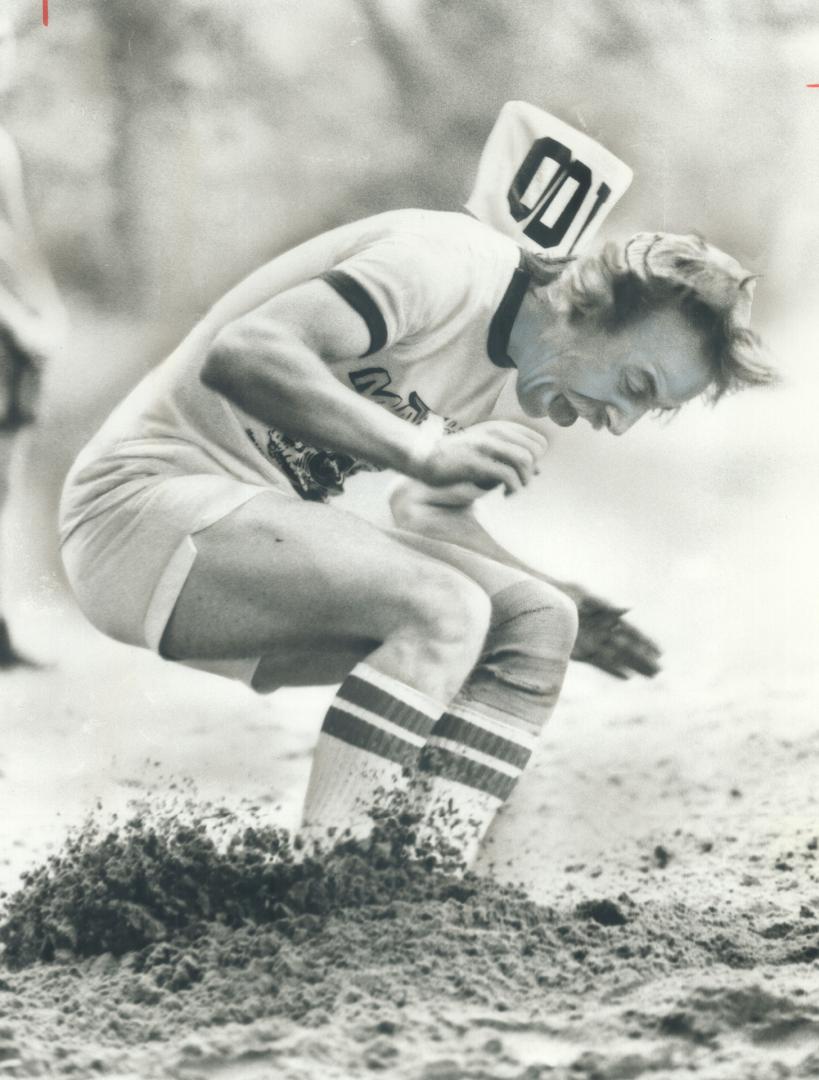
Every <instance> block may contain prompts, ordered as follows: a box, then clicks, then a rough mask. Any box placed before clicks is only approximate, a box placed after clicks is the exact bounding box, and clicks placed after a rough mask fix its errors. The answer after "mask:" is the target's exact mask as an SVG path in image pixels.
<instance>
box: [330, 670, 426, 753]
mask: <svg viewBox="0 0 819 1080" xmlns="http://www.w3.org/2000/svg"><path fill="white" fill-rule="evenodd" d="M338 697H339V700H340V701H349V703H350V704H351V705H358V707H359V708H360V709H369V711H370V712H373V713H375V715H376V716H381V717H383V719H384V720H390V721H392V723H393V724H398V725H400V726H401V727H402V728H406V729H407V731H412V732H414V733H415V734H416V735H422V736H423V737H424V738H425V739H426V738H427V737H428V735H429V734H430V732H431V731H432V727H433V724H434V723H435V721H434V720H432V719H431V717H429V716H426V715H425V714H424V713H422V712H419V711H418V710H417V709H414V708H413V707H412V706H411V705H407V704H406V703H405V702H403V701H401V700H400V698H396V697H393V696H392V694H388V693H387V692H386V690H381V689H380V688H379V687H378V686H374V685H373V684H372V683H371V682H367V680H366V679H361V678H359V676H358V675H348V676H347V678H346V679H345V680H344V682H343V683H342V685H341V688H340V690H339V692H338Z"/></svg>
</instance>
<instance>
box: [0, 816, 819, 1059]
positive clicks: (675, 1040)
mask: <svg viewBox="0 0 819 1080" xmlns="http://www.w3.org/2000/svg"><path fill="white" fill-rule="evenodd" d="M413 827H414V820H413V819H412V817H411V816H410V815H407V814H403V815H402V814H400V813H399V814H391V815H384V816H383V817H382V818H381V819H380V820H379V821H378V823H377V827H376V830H375V832H374V835H373V838H372V840H371V841H370V842H368V843H367V844H366V845H361V844H355V843H352V842H347V843H344V842H342V843H339V844H338V845H337V846H336V847H335V848H332V849H330V850H328V851H325V852H321V851H316V852H311V853H306V852H304V851H299V850H297V849H296V850H294V848H293V846H292V845H291V843H290V840H289V838H288V836H287V834H286V833H284V832H283V831H281V830H278V829H275V828H271V827H269V826H263V825H260V824H256V825H251V826H248V825H246V824H245V826H244V827H243V828H241V829H240V828H238V823H237V820H236V818H235V816H234V814H233V813H231V812H228V811H227V810H219V809H218V808H214V807H196V806H188V807H187V808H186V809H185V812H184V813H180V812H177V811H167V812H165V813H164V814H151V813H149V812H147V811H145V810H143V811H142V812H140V813H138V814H135V815H134V816H133V817H132V818H131V819H130V820H128V821H127V822H125V823H124V824H122V825H116V824H115V825H114V826H112V827H111V828H102V827H101V826H100V825H99V824H95V823H89V824H88V825H87V826H86V827H85V828H84V829H83V830H81V831H80V832H79V833H77V834H76V835H74V836H72V837H71V838H70V839H69V840H68V842H67V843H66V845H65V847H64V848H63V850H62V851H61V852H60V853H59V854H57V855H55V856H53V857H52V858H51V859H50V860H49V861H48V862H47V863H46V864H44V865H43V866H42V867H40V868H39V869H37V870H35V871H33V872H32V873H30V874H29V875H27V877H26V878H25V880H24V882H23V885H22V887H21V888H20V889H19V890H18V891H17V892H15V893H14V894H13V895H11V896H10V897H7V898H6V901H5V907H4V914H3V920H2V928H0V939H2V941H3V944H4V965H5V970H4V971H3V972H2V978H1V979H0V1072H1V1073H2V1075H5V1076H59V1075H71V1076H75V1077H77V1076H79V1077H85V1076H97V1075H108V1076H112V1075H113V1076H116V1077H120V1078H125V1077H131V1078H135V1077H142V1078H150V1077H189V1078H192V1077H203V1078H204V1077H222V1078H226V1080H227V1078H261V1077H268V1076H269V1077H273V1076H276V1077H280V1076H281V1077H292V1078H304V1077H353V1076H366V1075H369V1074H370V1073H373V1072H374V1073H376V1074H378V1073H380V1074H381V1075H389V1076H395V1077H407V1078H410V1077H413V1078H423V1080H454V1078H458V1077H463V1078H466V1077H472V1078H478V1077H485V1078H498V1080H503V1078H513V1077H514V1078H518V1080H524V1078H525V1080H536V1078H538V1077H547V1076H548V1077H550V1078H555V1077H565V1078H567V1080H568V1078H570V1077H571V1078H573V1080H577V1078H588V1080H591V1078H605V1080H615V1078H625V1077H637V1076H641V1075H643V1074H654V1075H657V1076H667V1075H672V1074H676V1073H677V1071H678V1070H679V1071H680V1072H681V1073H682V1072H685V1071H690V1070H692V1069H693V1070H695V1071H698V1073H699V1075H700V1076H711V1075H714V1076H722V1077H731V1076H740V1075H742V1076H744V1077H745V1076H747V1077H759V1078H761V1077H768V1076H770V1077H774V1076H776V1077H782V1076H817V1075H819V1055H817V1054H816V1052H815V1049H814V1048H815V1046H816V1045H817V1043H819V1002H817V1001H816V999H815V997H813V996H812V994H811V992H810V991H811V990H815V989H816V988H817V985H818V984H819V978H817V975H818V974H819V973H818V972H817V968H819V921H817V918H816V916H815V914H814V912H813V911H812V910H809V909H808V908H803V910H802V913H801V915H800V917H799V918H798V919H796V920H793V919H790V920H787V919H777V918H773V917H772V916H771V912H770V911H766V912H765V913H764V914H763V913H757V914H756V915H754V914H753V913H751V912H747V913H745V914H744V916H740V917H738V915H737V912H736V911H735V910H730V911H729V910H728V909H721V908H720V907H719V906H718V905H711V906H710V907H709V908H708V909H707V910H693V909H692V908H690V907H688V906H686V905H684V904H681V903H668V904H662V903H660V902H657V901H652V902H650V903H644V904H638V903H635V901H634V900H633V899H631V898H630V897H629V896H628V895H626V894H625V893H622V894H620V895H617V896H601V897H599V898H597V899H586V900H584V901H583V902H581V903H575V904H573V905H568V904H566V905H561V906H546V905H542V904H537V903H535V902H533V901H532V900H531V899H530V898H529V897H528V896H527V895H526V894H525V893H524V892H523V891H522V890H521V889H519V888H515V887H512V886H509V885H501V884H498V883H497V882H495V881H493V880H492V879H491V878H487V877H479V876H475V875H469V874H467V875H462V874H460V873H458V872H457V870H454V869H453V868H452V866H451V864H448V862H447V859H446V857H445V854H446V853H444V855H442V854H441V853H440V852H430V851H424V852H420V853H419V852H418V851H417V850H416V849H415V848H414V832H413ZM794 973H797V974H796V978H794ZM800 984H801V985H800ZM558 1017H559V1018H560V1023H559V1024H558V1023H557V1018H558ZM592 1047H593V1049H590V1048H592ZM748 1048H750V1049H751V1050H752V1051H753V1053H752V1057H750V1058H748V1057H746V1058H743V1054H745V1051H746V1050H747V1049H748ZM743 1060H744V1061H745V1064H744V1065H741V1062H742V1061H743Z"/></svg>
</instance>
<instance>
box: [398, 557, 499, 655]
mask: <svg viewBox="0 0 819 1080" xmlns="http://www.w3.org/2000/svg"><path fill="white" fill-rule="evenodd" d="M407 584H408V586H409V592H408V596H407V601H406V608H405V610H406V613H407V616H408V617H409V618H410V619H411V620H412V621H413V622H414V624H415V627H416V629H417V630H418V631H419V632H420V633H421V634H422V635H423V637H424V639H425V640H426V641H427V642H428V643H429V645H430V646H431V647H437V648H440V649H441V650H442V651H445V652H448V653H454V654H458V655H461V656H463V657H464V659H468V660H469V662H470V664H471V663H475V662H477V660H478V657H479V656H480V653H481V649H482V648H483V645H484V642H485V640H486V635H487V631H488V630H489V625H490V620H491V616H492V604H491V601H490V599H489V596H488V595H487V594H486V592H484V590H483V589H482V588H481V587H480V585H478V584H476V583H475V582H474V581H472V580H471V579H470V578H468V577H466V575H465V574H462V573H460V571H458V570H454V569H452V568H451V567H449V566H447V565H446V564H445V563H438V562H436V561H435V560H432V559H429V560H423V561H422V562H421V563H419V564H418V566H417V568H416V572H415V573H414V574H413V576H412V578H411V579H409V580H408V582H407Z"/></svg>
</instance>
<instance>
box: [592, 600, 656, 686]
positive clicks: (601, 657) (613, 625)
mask: <svg viewBox="0 0 819 1080" xmlns="http://www.w3.org/2000/svg"><path fill="white" fill-rule="evenodd" d="M572 598H573V599H574V600H575V602H576V604H577V611H578V615H579V621H580V628H579V630H578V632H577V641H576V642H575V645H574V651H573V652H572V659H573V660H581V661H583V662H584V663H586V664H593V665H594V666H595V667H598V668H600V670H601V671H605V672H607V673H608V674H609V675H614V676H615V677H616V678H618V679H627V678H628V677H629V676H630V675H633V674H634V673H635V672H636V673H637V674H638V675H645V676H646V677H647V678H652V677H653V676H654V675H656V674H657V672H658V671H659V670H660V664H659V659H660V656H661V650H660V648H659V647H658V646H657V645H656V644H655V643H654V642H653V641H652V640H651V639H650V638H648V637H646V635H645V634H643V633H641V632H640V631H639V630H638V629H637V627H636V626H632V625H631V623H629V622H626V620H625V619H624V618H623V616H624V615H625V614H626V612H625V610H624V609H623V608H616V607H614V606H613V605H612V604H609V603H608V602H607V601H605V600H601V599H600V598H599V597H597V596H592V595H590V594H589V593H585V592H580V593H579V595H576V596H573V597H572Z"/></svg>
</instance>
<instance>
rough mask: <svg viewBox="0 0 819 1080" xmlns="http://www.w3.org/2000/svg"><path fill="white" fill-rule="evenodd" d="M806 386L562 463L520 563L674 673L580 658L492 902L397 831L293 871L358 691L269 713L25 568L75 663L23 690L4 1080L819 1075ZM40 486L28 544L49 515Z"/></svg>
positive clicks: (496, 876) (497, 859)
mask: <svg viewBox="0 0 819 1080" xmlns="http://www.w3.org/2000/svg"><path fill="white" fill-rule="evenodd" d="M77 393H78V395H79V393H80V391H78V392H77ZM783 393H784V394H785V395H786V396H784V397H782V396H780V397H778V398H769V399H767V400H761V399H760V402H756V401H751V400H749V402H748V403H747V405H745V404H743V403H742V402H740V401H737V402H736V403H735V404H734V403H728V404H726V406H725V407H724V408H725V410H727V411H726V412H724V413H723V414H722V415H723V417H724V418H725V420H726V421H727V427H726V426H725V424H722V425H720V424H719V423H718V422H717V417H718V413H716V412H715V413H713V414H711V413H708V414H706V413H703V414H702V415H699V414H698V415H697V416H696V417H695V418H694V419H693V420H691V421H690V422H688V421H686V419H685V416H684V415H683V416H682V417H681V418H680V419H679V421H675V423H674V425H673V426H672V427H670V428H669V429H668V430H666V431H663V430H660V431H659V432H655V433H649V434H648V435H647V436H645V437H644V438H643V437H642V436H640V435H639V434H638V433H635V440H634V441H623V443H622V444H620V443H618V444H617V450H618V453H621V454H622V461H623V462H624V463H625V464H624V465H623V466H622V467H620V468H619V469H618V471H617V472H616V473H612V472H608V473H607V472H606V467H607V466H606V463H607V461H608V456H607V455H609V454H610V453H611V452H612V447H613V445H614V444H612V443H611V442H610V441H609V442H604V443H602V444H600V445H601V449H600V451H599V456H597V457H595V456H594V454H596V453H598V451H596V450H594V449H592V450H589V449H587V447H586V444H585V443H584V444H583V445H582V446H580V450H579V455H580V458H579V460H580V464H577V465H575V464H574V462H575V459H576V453H577V447H575V446H573V444H572V443H571V442H570V441H564V442H562V443H557V444H556V446H555V454H554V458H553V461H554V464H553V465H550V467H549V469H547V470H546V475H545V476H544V477H543V478H542V479H541V483H542V484H544V485H551V486H544V487H542V488H541V489H540V490H539V491H538V492H535V493H533V494H532V496H529V495H527V496H526V498H527V499H530V498H531V499H534V500H535V501H536V500H537V499H538V498H539V499H540V500H541V502H543V501H544V495H545V496H547V497H546V499H545V501H546V504H547V505H549V506H551V504H552V502H553V504H554V506H555V507H556V508H557V509H556V510H555V513H556V514H558V513H559V515H560V521H561V527H560V529H559V530H554V529H553V530H551V532H550V529H549V522H548V520H546V519H544V518H543V517H542V516H541V518H539V519H537V520H536V521H535V525H534V526H533V527H532V528H531V529H530V530H529V531H528V532H527V533H526V534H525V535H523V534H519V535H518V538H517V542H518V548H519V549H520V550H521V552H522V553H524V554H528V555H529V556H530V557H535V555H536V552H534V548H535V547H537V545H538V544H541V543H542V544H543V545H544V546H545V547H549V558H550V559H552V558H553V559H554V560H555V562H556V564H558V566H561V564H562V566H563V567H566V571H565V572H567V573H572V574H573V575H575V576H577V577H580V578H583V577H589V579H590V580H594V581H595V583H596V584H599V587H600V589H601V591H603V592H606V593H609V594H610V595H613V596H617V597H619V596H620V595H623V594H624V593H625V598H626V599H629V600H631V601H632V602H633V603H634V605H635V611H634V618H635V621H639V622H640V623H641V624H642V625H645V626H646V628H647V629H650V630H652V631H653V632H655V633H656V634H657V636H658V637H659V638H660V639H661V640H662V641H663V643H664V644H665V645H666V647H667V664H666V668H665V670H664V672H663V674H662V675H661V676H660V677H658V679H656V680H654V681H653V682H651V683H646V684H639V683H631V682H629V683H625V684H621V683H617V682H614V681H612V680H610V679H607V678H606V677H604V676H602V675H599V674H597V673H595V672H593V671H590V670H588V669H584V668H582V667H579V666H578V667H575V668H574V669H573V670H572V672H571V673H570V677H569V680H568V682H567V686H566V689H565V693H564V695H563V698H562V699H561V702H560V705H559V708H558V710H557V712H556V714H555V716H554V718H553V721H552V723H551V724H550V726H549V728H548V730H547V732H546V733H545V735H544V738H543V741H542V745H541V747H540V750H539V752H538V754H537V757H536V760H535V762H534V764H533V766H532V768H531V769H530V771H529V773H528V774H527V775H526V776H525V777H524V779H523V780H522V781H521V783H520V785H519V788H518V790H517V792H516V793H515V795H514V796H513V799H512V801H511V802H510V804H509V806H508V808H507V810H506V811H505V813H504V814H503V815H502V816H501V818H500V819H499V821H498V822H497V824H496V826H495V828H494V829H493V831H492V833H491V835H490V838H489V842H488V843H487V847H486V851H485V853H484V856H483V858H482V861H481V863H480V865H479V867H478V875H477V876H476V877H469V878H467V879H465V880H459V879H457V878H453V877H448V876H447V875H446V874H445V873H442V872H440V871H439V870H435V869H429V868H428V867H424V866H423V865H417V864H414V863H411V862H408V861H407V860H406V859H405V858H404V855H403V853H402V849H401V848H400V843H399V841H400V837H396V836H395V835H392V838H391V839H390V838H389V837H388V838H387V839H384V840H383V842H381V844H380V845H379V846H377V847H376V848H375V849H374V850H372V851H369V852H363V853H357V854H356V853H350V852H347V853H346V854H343V855H339V856H336V857H335V858H333V859H328V860H324V861H319V862H318V863H313V862H309V861H308V862H307V863H302V864H299V865H295V864H293V863H291V862H289V861H288V859H287V857H286V856H285V858H284V860H283V861H282V858H281V852H280V853H279V861H278V862H277V860H276V857H274V855H273V854H271V853H272V852H273V850H274V849H275V847H276V845H277V844H278V843H279V839H278V834H276V833H274V832H271V831H270V830H271V829H275V828H276V827H279V826H285V827H286V826H292V825H293V824H294V822H295V819H296V815H297V809H298V803H299V799H300V797H301V794H302V792H303V789H304V784H305V782H306V778H307V773H308V769H309V754H310V748H311V746H312V743H313V741H314V739H315V736H316V732H317V730H318V727H319V725H320V722H321V716H322V710H323V707H324V705H325V704H326V702H327V701H328V700H329V697H330V695H331V693H332V691H331V689H321V690H305V691H281V692H280V693H278V694H276V695H274V696H273V697H272V698H270V699H261V698H258V697H256V696H254V695H253V694H252V693H251V692H250V691H248V690H246V689H244V688H243V687H240V686H236V685H233V684H231V683H229V682H227V681H224V680H220V679H216V678H214V677H211V676H206V675H203V674H201V673H198V672H193V671H189V670H185V669H182V668H177V667H175V666H174V665H171V664H166V663H163V662H162V661H159V660H157V659H156V658H154V657H152V656H150V655H148V654H145V653H141V652H139V651H136V650H131V649H129V648H127V647H124V646H119V645H117V644H115V643H112V642H109V641H106V640H104V639H103V638H102V637H100V636H99V635H98V634H96V632H94V631H93V630H91V629H90V628H89V627H88V626H87V625H86V624H85V623H84V621H83V620H82V618H81V617H80V616H79V614H78V613H77V612H76V611H75V610H74V609H73V607H72V606H71V603H70V601H68V600H67V598H66V597H65V595H64V592H63V590H62V587H61V584H60V580H59V576H58V575H57V573H56V570H55V567H54V566H53V564H49V563H48V560H47V559H46V558H45V557H44V556H43V554H42V552H39V553H38V550H37V544H36V542H32V543H31V544H28V545H24V546H18V549H17V553H16V556H15V557H16V560H17V562H16V566H17V571H18V577H17V586H18V587H17V591H16V596H15V597H14V611H15V614H16V616H17V621H18V625H20V627H21V644H24V645H25V646H26V648H27V649H28V651H29V652H30V653H33V654H34V655H36V656H39V657H40V658H41V659H43V660H44V661H46V662H47V666H46V667H44V668H43V669H41V670H20V671H16V672H13V673H10V674H4V675H3V676H2V682H0V703H2V711H0V728H1V729H2V730H1V732H0V881H2V885H3V887H5V888H6V889H7V890H8V892H9V897H8V899H7V905H8V906H7V911H8V913H9V915H8V916H7V918H8V920H9V921H7V923H6V928H5V930H4V931H3V934H4V936H5V939H6V943H7V953H6V964H5V967H4V968H3V969H2V970H0V1075H3V1076H61V1075H66V1076H68V1075H70V1076H74V1077H90V1076H98V1075H103V1076H109V1077H119V1078H121V1080H125V1078H128V1080H136V1078H146V1080H147V1078H153V1077H185V1078H191V1080H193V1078H219V1080H233V1078H236V1080H261V1078H267V1077H286V1078H294V1080H295V1078H298V1080H303V1078H308V1077H309V1078H314V1077H315V1078H319V1077H320V1078H324V1077H327V1078H346V1077H359V1076H369V1075H382V1076H386V1077H396V1078H399V1077H400V1078H407V1080H409V1078H413V1080H417V1078H424V1080H449V1078H452V1080H454V1078H462V1077H463V1078H466V1077H469V1078H492V1080H495V1078H497V1080H507V1078H508V1080H511V1078H515V1080H523V1078H526V1080H535V1078H540V1077H550V1078H552V1077H554V1078H562V1077H565V1078H587V1080H590V1078H592V1077H600V1078H607V1080H609V1078H610V1080H614V1078H630V1077H640V1076H651V1075H653V1076H656V1077H683V1076H688V1075H692V1074H693V1075H696V1076H697V1077H699V1078H702V1080H706V1078H715V1080H716V1078H719V1080H733V1078H738V1080H739V1078H741V1080H752V1078H759V1080H762V1078H765V1080H767V1078H780V1077H790V1076H793V1077H809V1076H819V861H818V860H819V846H818V845H819V815H818V814H817V803H816V792H817V784H816V779H815V778H816V775H817V765H819V728H818V727H817V724H816V697H817V695H816V677H815V670H816V658H817V656H816V644H817V634H816V625H815V612H816V610H817V607H816V601H817V597H819V589H817V581H818V580H819V579H818V578H817V575H816V573H815V570H814V569H813V563H814V559H813V552H814V551H815V540H816V522H815V520H814V518H813V516H812V511H811V509H810V504H811V500H810V490H811V485H812V484H813V483H815V481H811V477H812V476H815V475H816V473H815V469H816V463H817V460H819V454H817V435H816V433H815V432H814V431H813V426H812V423H811V408H810V403H809V401H807V400H804V396H803V395H800V393H799V392H798V390H797V392H794V393H792V394H791V396H790V398H789V397H787V392H783ZM766 410H767V412H766ZM686 425H688V426H686ZM56 430H57V424H56V421H54V422H53V426H52V428H51V429H49V428H48V427H46V428H45V430H44V431H43V432H42V433H41V435H40V438H41V440H43V441H41V443H40V444H39V445H40V446H41V447H42V446H44V445H48V446H49V447H51V448H53V447H54V446H55V445H57V444H56V441H55V439H54V435H55V431H56ZM641 438H643V441H642V442H641V441H640V440H641ZM652 440H655V441H652ZM590 445H592V447H594V446H596V445H597V444H590ZM655 446H656V447H660V446H662V447H663V448H664V450H663V454H662V456H660V455H659V454H658V452H655ZM726 448H727V449H726ZM54 452H55V453H58V452H59V448H58V449H57V451H54ZM26 490H27V489H26V488H25V485H22V486H20V487H18V490H17V494H16V496H15V499H16V503H15V509H14V513H13V515H12V523H13V522H14V520H16V521H18V523H19V522H20V521H22V520H23V519H25V521H27V522H36V521H38V514H39V515H40V517H42V515H43V514H44V513H45V510H44V509H43V506H42V505H39V509H38V504H36V501H35V504H34V505H32V504H31V503H30V502H27V501H26V498H25V497H24V496H25V494H26ZM550 500H551V501H552V502H550ZM531 505H533V504H530V506H529V509H531ZM584 507H585V508H586V509H585V510H584ZM589 507H593V515H590V512H589V509H588V508H589ZM526 511H527V505H526V503H525V502H524V504H523V507H522V509H521V510H520V511H518V510H517V509H515V508H514V507H513V508H510V509H508V510H506V511H505V514H504V519H503V520H502V521H498V522H497V531H498V533H499V535H501V536H504V535H505V536H506V538H507V539H509V540H510V542H512V541H513V540H514V538H513V537H512V536H511V534H512V533H513V532H514V531H515V529H516V528H519V522H520V521H521V520H523V519H524V518H525V517H526ZM584 513H585V514H586V515H587V518H588V517H590V524H591V527H590V528H586V529H585V530H583V529H581V528H580V524H582V521H581V518H582V516H583V514H584ZM544 537H545V539H544ZM46 546H47V545H46ZM595 568H596V569H597V571H598V573H597V576H596V577H595V576H594V575H591V576H590V574H589V571H590V570H593V569H595ZM88 814H91V815H92V816H93V818H94V820H95V821H96V822H97V823H98V829H99V830H101V831H100V832H99V833H98V834H96V835H94V834H92V833H89V832H87V831H86V833H84V834H81V835H78V834H77V833H76V831H75V832H74V839H73V840H72V841H71V842H70V844H69V847H68V848H65V847H64V844H65V840H66V836H67V835H69V834H70V833H71V830H76V829H77V828H79V827H80V826H81V825H82V823H83V821H85V820H86V818H87V816H88ZM114 815H116V816H114ZM197 822H198V823H200V824H201V828H200V829H198V831H197V828H194V827H192V826H196V824H197ZM249 827H252V831H251V832H247V829H248V828H249ZM231 836H233V837H234V841H233V843H232V844H229V843H228V840H229V838H230V837H231ZM106 837H107V839H106ZM210 837H216V840H214V842H213V843H211V840H210V839H209V838H210ZM220 838H221V839H220ZM217 841H218V842H217ZM396 845H397V846H396ZM49 856H52V857H56V858H57V859H58V860H59V861H58V862H52V864H51V866H50V869H49V867H48V865H47V864H46V860H47V859H48V858H49ZM38 867H39V868H40V870H39V871H38V872H37V873H35V874H34V876H33V877H30V878H29V883H28V884H27V885H25V886H24V887H23V890H22V892H20V891H18V890H19V888H20V874H21V872H22V871H24V870H26V869H29V870H30V869H32V868H38ZM513 885H519V887H517V888H512V886H513ZM85 954H87V955H85ZM115 954H119V955H115ZM37 957H39V959H37ZM21 965H22V966H21Z"/></svg>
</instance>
